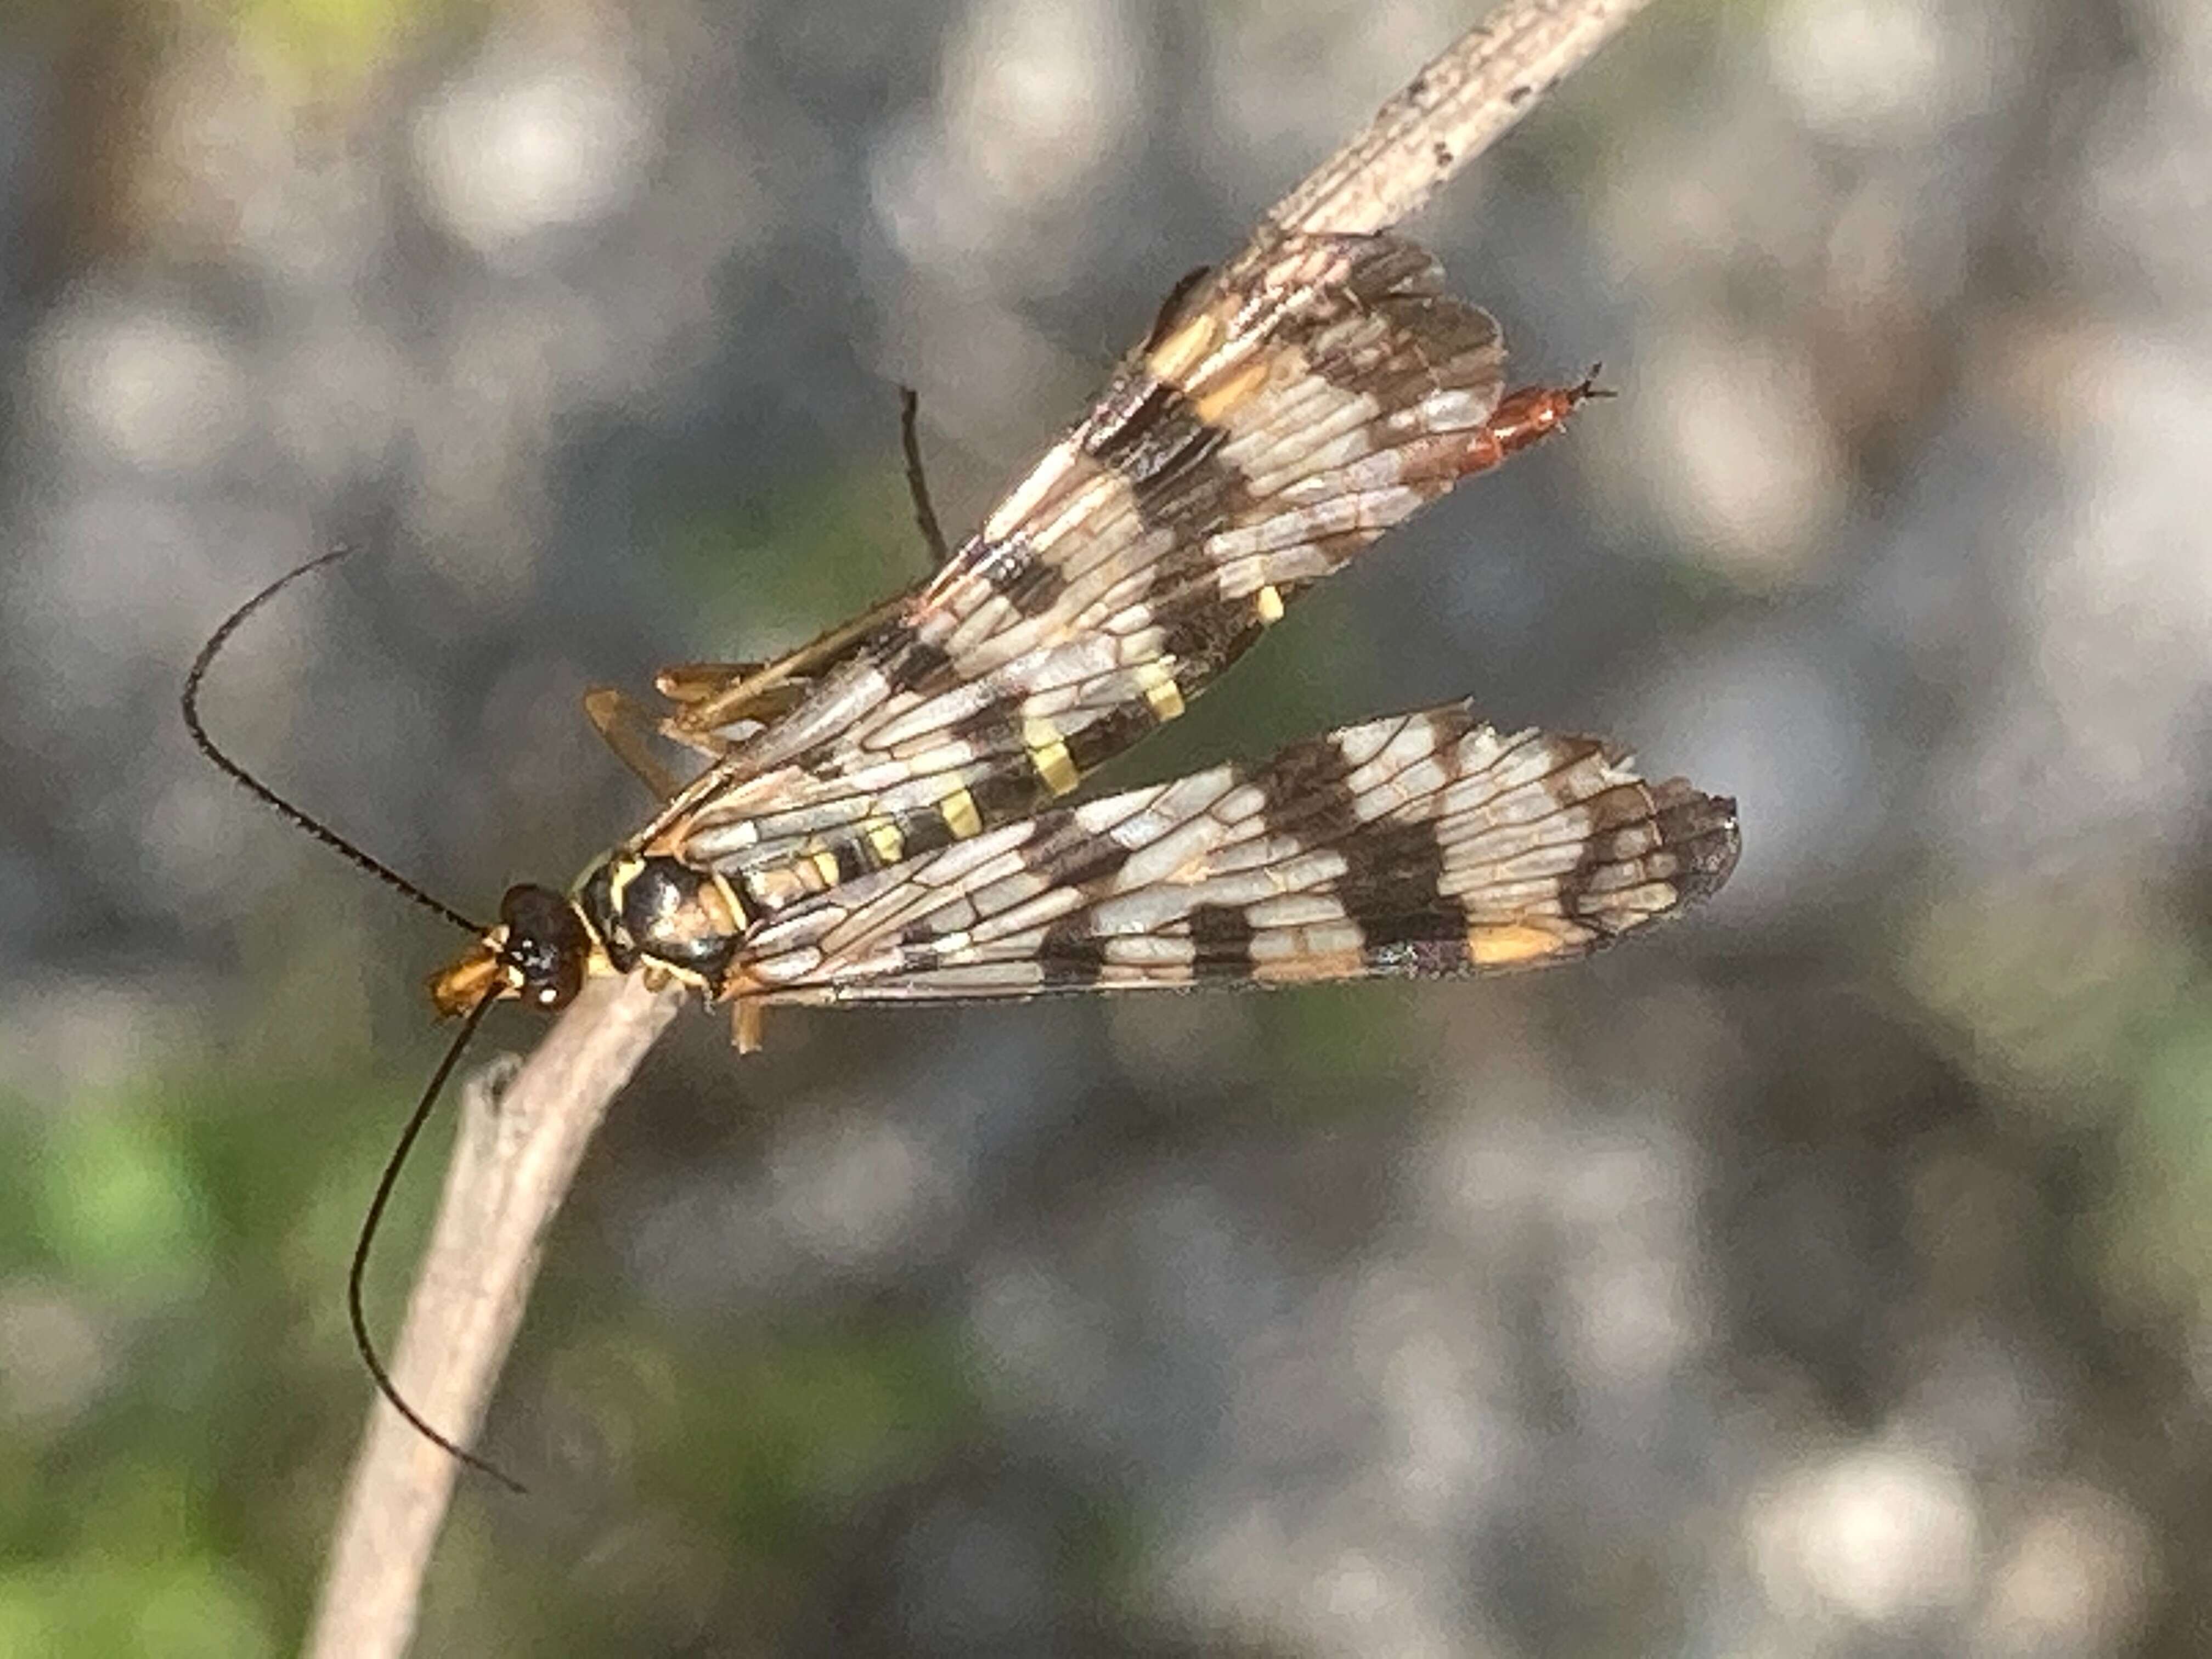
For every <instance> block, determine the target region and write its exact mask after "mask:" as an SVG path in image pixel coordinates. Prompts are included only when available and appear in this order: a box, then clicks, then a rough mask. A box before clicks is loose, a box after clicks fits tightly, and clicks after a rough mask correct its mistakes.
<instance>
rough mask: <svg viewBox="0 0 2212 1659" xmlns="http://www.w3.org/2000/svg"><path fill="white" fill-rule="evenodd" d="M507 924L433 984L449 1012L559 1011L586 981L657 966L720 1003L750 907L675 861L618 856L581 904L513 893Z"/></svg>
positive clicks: (581, 894) (525, 891)
mask: <svg viewBox="0 0 2212 1659" xmlns="http://www.w3.org/2000/svg"><path fill="white" fill-rule="evenodd" d="M499 918H500V920H499V926H498V927H495V928H493V929H492V930H491V931H490V932H489V933H486V934H485V935H484V936H483V938H482V939H479V940H477V943H476V944H475V945H473V946H471V949H470V951H469V952H468V954H467V955H466V956H465V957H462V958H461V959H460V960H459V962H457V963H453V965H452V966H451V967H449V968H447V969H443V970H441V972H439V973H437V974H435V975H432V976H431V979H430V1000H431V1001H432V1002H433V1003H435V1005H436V1006H437V1009H438V1012H440V1013H441V1014H444V1015H448V1016H450V1015H454V1014H464V1013H466V1012H469V1011H470V1010H471V1009H472V1008H474V1007H476V1006H477V1004H478V1003H480V1002H482V1001H483V1000H484V999H485V998H486V997H519V998H521V999H522V1000H525V1001H526V1002H528V1003H530V1004H531V1005H532V1006H535V1007H539V1008H559V1007H562V1006H564V1005H566V1004H567V1003H568V1000H569V999H571V998H572V997H574V995H575V994H576V993H577V992H578V991H579V990H580V989H582V988H583V983H584V980H585V978H586V976H587V975H600V974H626V973H628V972H629V971H630V970H631V969H633V968H638V967H642V968H644V969H647V971H648V972H650V971H652V970H653V969H659V970H660V971H661V972H663V973H665V974H666V975H670V976H671V977H673V978H675V979H678V980H681V981H683V982H684V984H686V985H689V986H690V987H693V988H694V989H696V990H697V991H699V992H701V993H702V994H703V995H705V996H706V997H708V999H710V1000H711V999H712V998H713V997H714V995H715V994H717V993H718V992H719V991H720V988H721V984H722V976H723V975H724V973H725V972H726V969H728V967H729V963H730V958H731V957H732V954H733V953H734V952H735V951H736V950H737V947H738V940H739V939H741V938H742V937H743V936H744V932H745V929H746V927H747V926H748V925H749V924H748V921H747V918H746V914H745V907H744V904H743V903H742V902H740V901H739V900H738V895H737V893H736V891H735V890H733V889H732V886H731V884H729V882H728V881H726V879H725V878H722V877H721V876H720V875H718V874H715V873H714V872H711V871H703V870H694V869H693V868H691V867H690V866H689V865H687V864H683V863H679V862H678V860H675V859H672V858H665V857H660V856H649V857H641V856H639V855H637V854H633V853H628V852H617V853H613V854H609V855H608V856H607V857H605V858H604V859H602V860H599V863H597V864H595V865H594V866H592V868H591V869H590V870H589V871H587V872H585V876H584V878H583V880H582V881H581V882H580V883H579V884H577V887H576V891H575V894H574V896H573V897H564V896H562V895H561V894H559V893H556V892H554V891H553V890H551V889H550V888H545V887H533V886H521V887H511V888H509V889H508V890H507V896H506V897H505V898H503V899H501V901H500V907H499Z"/></svg>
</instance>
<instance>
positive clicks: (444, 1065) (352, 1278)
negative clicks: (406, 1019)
mask: <svg viewBox="0 0 2212 1659" xmlns="http://www.w3.org/2000/svg"><path fill="white" fill-rule="evenodd" d="M496 1000H498V999H496V998H495V997H489V996H488V997H485V998H484V999H483V1000H482V1001H480V1002H478V1003H477V1006H475V1007H473V1008H471V1009H470V1010H469V1012H468V1017H467V1018H466V1019H465V1020H464V1021H463V1022H462V1024H461V1029H460V1031H459V1034H458V1035H457V1036H455V1037H454V1038H453V1046H452V1047H451V1048H447V1050H446V1057H445V1058H444V1059H443V1060H440V1061H439V1062H438V1069H437V1070H436V1071H435V1072H434V1073H431V1074H430V1086H429V1087H428V1088H427V1089H425V1090H423V1091H422V1099H420V1100H419V1101H417V1102H416V1103H415V1112H414V1115H412V1116H411V1117H410V1118H409V1119H408V1120H407V1127H405V1128H404V1129H402V1130H401V1131H400V1132H399V1140H398V1144H397V1145H396V1146H393V1147H392V1156H391V1157H390V1158H386V1159H385V1161H384V1173H383V1174H382V1175H380V1176H378V1177H377V1180H376V1195H375V1196H374V1197H373V1198H371V1199H370V1200H368V1214H367V1215H366V1216H364V1217H362V1223H361V1237H359V1238H358V1239H356V1241H355V1242H354V1247H353V1266H352V1267H351V1268H350V1269H349V1270H348V1272H347V1273H346V1313H347V1316H349V1318H350V1319H351V1320H352V1321H353V1345H354V1346H355V1347H356V1348H357V1349H358V1350H360V1352H361V1363H362V1364H364V1365H366V1366H368V1374H369V1375H370V1376H373V1377H374V1378H375V1379H376V1389H377V1392H378V1393H380V1394H381V1395H383V1396H384V1397H385V1399H386V1400H387V1401H390V1402H391V1405H392V1410H394V1411H396V1412H398V1413H399V1414H400V1416H402V1417H404V1418H405V1419H407V1425H408V1426H409V1427H410V1428H411V1429H413V1430H414V1431H415V1432H416V1433H417V1434H419V1435H421V1436H422V1437H423V1438H424V1439H425V1440H427V1441H428V1442H429V1443H431V1444H432V1445H434V1446H435V1447H437V1448H438V1449H440V1450H441V1451H443V1452H445V1453H446V1454H447V1455H449V1456H451V1457H453V1458H455V1459H457V1460H458V1461H459V1462H463V1463H465V1464H467V1465H468V1466H469V1467H470V1468H472V1469H474V1470H476V1471H477V1473H478V1474H488V1475H489V1476H490V1477H491V1478H492V1479H493V1480H496V1481H498V1482H499V1484H500V1485H501V1486H505V1487H506V1488H507V1490H508V1491H509V1492H513V1493H516V1494H517V1495H518V1496H520V1495H521V1494H523V1493H525V1492H528V1491H529V1488H528V1487H526V1486H524V1485H523V1484H522V1482H520V1480H516V1479H515V1478H514V1477H513V1475H511V1474H507V1471H506V1470H504V1469H502V1468H499V1467H498V1465H496V1464H495V1463H490V1462H486V1461H485V1460H484V1459H483V1458H481V1457H479V1456H477V1455H476V1454H475V1453H474V1452H472V1451H471V1450H470V1449H468V1448H467V1447H465V1446H463V1445H459V1444H458V1443H455V1442H454V1441H452V1440H449V1439H448V1438H447V1437H445V1436H444V1435H442V1434H441V1433H439V1432H438V1431H437V1430H435V1429H434V1428H432V1427H431V1426H430V1425H429V1424H428V1423H427V1422H425V1421H424V1420H423V1419H422V1413H420V1412H418V1411H416V1409H415V1407H412V1406H410V1405H409V1404H408V1403H407V1401H406V1399H405V1397H404V1395H401V1394H400V1392H399V1386H398V1384H397V1383H394V1382H393V1381H392V1373H391V1372H389V1371H387V1370H385V1368H384V1361H383V1360H381V1359H380V1358H378V1357H377V1352H376V1344H375V1342H374V1340H371V1338H370V1336H369V1334H368V1314H367V1313H365V1312H364V1311H363V1310H362V1299H361V1298H362V1281H363V1280H364V1279H367V1277H368V1247H369V1246H370V1245H371V1244H373V1243H375V1241H376V1230H377V1227H378V1226H379V1225H380V1224H381V1223H382V1221H383V1220H384V1212H385V1207H386V1206H387V1205H388V1204H390V1203H391V1201H392V1188H394V1187H396V1186H398V1184H399V1171H400V1169H401V1167H402V1166H403V1165H404V1164H405V1163H406V1162H407V1154H408V1153H409V1152H412V1151H413V1150H414V1148H415V1139H416V1136H417V1135H420V1134H421V1133H422V1126H423V1125H424V1124H425V1123H427V1122H428V1121H430V1109H431V1108H432V1107H434V1106H435V1105H436V1104H437V1103H438V1096H439V1094H440V1093H441V1091H443V1090H444V1088H445V1086H446V1079H447V1078H449V1077H451V1076H452V1075H453V1067H454V1066H457V1065H459V1063H460V1059H461V1050H462V1049H464V1048H467V1047H468V1046H469V1039H470V1038H471V1037H472V1036H475V1035H476V1034H477V1026H478V1025H480V1024H483V1017H484V1015H485V1014H486V1013H487V1012H489V1010H490V1008H491V1006H492V1004H493V1003H494V1002H495V1001H496Z"/></svg>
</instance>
